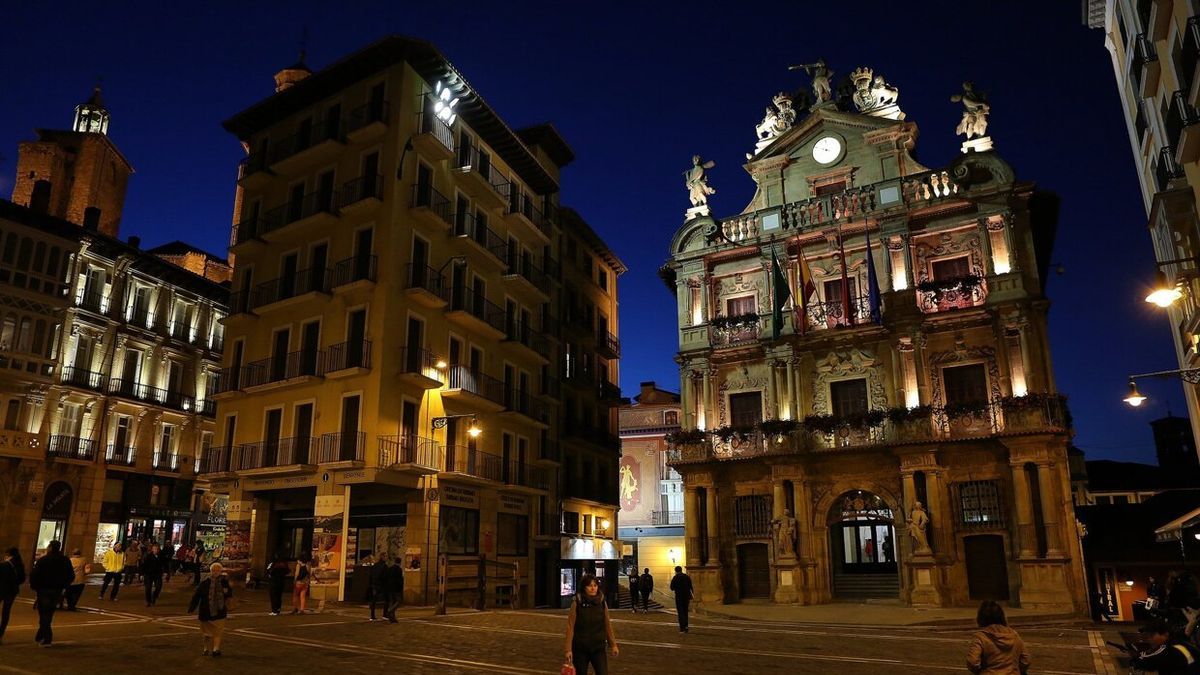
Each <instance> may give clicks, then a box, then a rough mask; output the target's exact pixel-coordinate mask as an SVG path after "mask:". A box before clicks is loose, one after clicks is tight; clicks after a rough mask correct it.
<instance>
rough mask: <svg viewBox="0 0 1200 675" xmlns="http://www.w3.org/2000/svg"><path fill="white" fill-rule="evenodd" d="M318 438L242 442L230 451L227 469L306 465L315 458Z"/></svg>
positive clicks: (306, 437)
mask: <svg viewBox="0 0 1200 675" xmlns="http://www.w3.org/2000/svg"><path fill="white" fill-rule="evenodd" d="M317 441H318V439H316V438H313V437H311V436H294V437H291V438H275V439H265V440H262V441H258V442H256V443H243V444H242V445H239V446H236V447H235V448H233V450H232V452H231V453H230V460H229V465H228V467H227V469H226V470H229V471H252V470H255V469H274V468H278V467H286V466H308V465H311V464H313V463H314V462H313V460H314V459H316V448H317ZM205 468H207V467H205Z"/></svg>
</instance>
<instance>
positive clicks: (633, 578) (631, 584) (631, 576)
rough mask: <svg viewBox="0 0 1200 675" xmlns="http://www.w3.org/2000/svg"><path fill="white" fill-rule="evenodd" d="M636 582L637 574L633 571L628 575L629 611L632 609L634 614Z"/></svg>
mask: <svg viewBox="0 0 1200 675" xmlns="http://www.w3.org/2000/svg"><path fill="white" fill-rule="evenodd" d="M638 581H639V579H638V573H637V570H636V569H634V570H633V571H632V572H630V573H629V609H632V610H633V613H634V614H637V603H638Z"/></svg>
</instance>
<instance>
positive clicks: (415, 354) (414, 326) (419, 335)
mask: <svg viewBox="0 0 1200 675" xmlns="http://www.w3.org/2000/svg"><path fill="white" fill-rule="evenodd" d="M424 345H425V324H424V323H423V322H421V320H420V319H417V318H416V317H412V316H410V317H408V349H407V350H406V351H405V363H404V372H406V373H422V372H423V368H422V358H421V357H422V356H423V353H424V351H425V350H424V349H423V347H424Z"/></svg>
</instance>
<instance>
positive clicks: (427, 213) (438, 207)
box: [412, 182, 451, 227]
mask: <svg viewBox="0 0 1200 675" xmlns="http://www.w3.org/2000/svg"><path fill="white" fill-rule="evenodd" d="M412 211H413V214H414V215H415V216H417V217H418V218H420V219H421V220H423V221H424V222H426V223H428V224H430V225H432V226H434V227H443V226H446V225H450V224H451V219H450V200H449V199H446V195H444V194H442V193H441V192H438V191H437V188H435V187H433V185H432V184H428V183H419V182H418V183H413V193H412Z"/></svg>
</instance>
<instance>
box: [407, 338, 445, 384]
mask: <svg viewBox="0 0 1200 675" xmlns="http://www.w3.org/2000/svg"><path fill="white" fill-rule="evenodd" d="M437 364H438V357H437V355H436V354H434V353H433V352H432V351H431V350H429V349H426V348H424V347H409V346H407V345H406V346H404V347H401V348H400V372H402V373H412V374H414V375H423V376H425V377H436V379H439V380H440V379H441V371H439V370H438V367H437Z"/></svg>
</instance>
